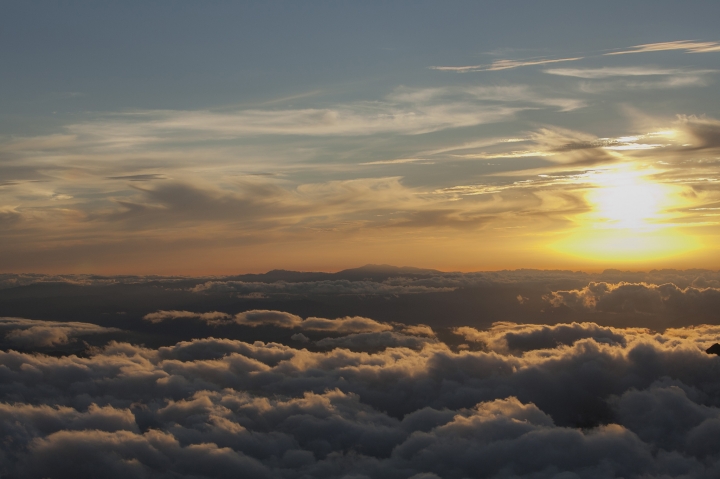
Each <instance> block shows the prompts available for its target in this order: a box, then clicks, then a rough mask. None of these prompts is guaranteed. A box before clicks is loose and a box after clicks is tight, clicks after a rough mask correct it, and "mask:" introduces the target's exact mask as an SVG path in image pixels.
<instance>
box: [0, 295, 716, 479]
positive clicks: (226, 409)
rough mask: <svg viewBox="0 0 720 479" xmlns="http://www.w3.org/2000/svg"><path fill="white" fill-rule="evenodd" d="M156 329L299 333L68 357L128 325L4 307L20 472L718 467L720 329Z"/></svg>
mask: <svg viewBox="0 0 720 479" xmlns="http://www.w3.org/2000/svg"><path fill="white" fill-rule="evenodd" d="M596 289H597V288H595V287H594V286H592V287H591V286H588V289H587V290H583V289H579V290H577V291H574V292H572V294H570V293H568V294H558V295H557V296H553V298H556V299H555V300H556V301H560V299H557V298H561V299H562V300H563V301H568V299H567V298H574V297H575V296H578V298H580V297H585V296H587V295H589V294H591V293H590V292H592V291H595V290H596ZM600 290H601V291H605V290H603V289H602V288H601V289H600ZM616 290H617V288H616V289H615V290H612V291H616ZM612 291H611V292H610V293H609V294H612ZM592 294H595V293H592ZM603 294H608V293H607V291H605V293H603ZM551 299H552V298H551ZM578 301H580V300H579V299H578ZM581 302H582V304H583V305H584V306H583V307H589V306H587V305H588V304H590V303H588V302H587V301H584V300H583V301H581ZM596 304H600V302H599V301H598V302H597V303H596ZM143 321H144V322H146V323H148V324H151V325H152V324H155V325H157V324H160V325H163V326H165V327H168V328H170V327H172V325H173V324H176V323H177V321H196V322H199V323H203V324H211V325H212V324H218V323H233V324H239V325H242V326H243V327H246V328H248V329H249V330H255V329H256V327H257V326H259V325H262V326H263V327H272V328H277V329H280V330H283V331H287V332H288V334H290V333H292V336H291V339H290V340H288V341H285V343H287V344H281V343H273V342H260V341H255V342H253V341H241V340H233V339H224V338H221V337H203V338H198V339H193V340H188V341H180V342H178V343H176V344H172V345H169V346H163V347H157V348H153V347H144V346H141V345H138V344H134V343H129V342H122V341H117V340H113V339H110V340H109V341H107V342H106V343H105V344H104V345H102V346H88V347H87V349H86V350H85V351H84V352H83V353H82V354H64V353H63V354H60V353H56V352H51V351H49V350H47V347H48V346H52V345H61V344H64V343H70V342H73V341H75V342H77V341H83V340H84V338H90V337H93V336H102V335H108V334H110V335H112V333H113V332H114V331H112V330H109V328H103V327H99V326H96V325H92V324H88V323H78V322H74V323H64V322H53V321H33V320H28V319H18V318H3V319H2V321H0V327H1V329H2V332H3V334H4V341H5V344H6V345H8V346H7V347H6V348H4V350H3V351H1V352H0V398H2V401H1V402H0V441H2V448H0V451H1V452H0V474H2V476H3V477H38V478H41V477H53V478H66V477H67V478H84V477H88V478H94V477H106V478H114V477H118V478H128V477H140V478H143V477H148V478H150V477H153V478H155V477H157V478H215V477H218V478H224V477H228V478H229V477H233V478H235V477H243V478H343V477H344V478H348V479H350V478H388V479H390V478H398V479H400V478H402V479H406V478H414V479H431V478H432V479H436V478H447V479H452V478H458V479H459V478H466V477H481V478H485V477H487V478H544V477H558V478H567V479H569V478H580V477H582V478H607V477H624V478H666V477H667V478H670V477H673V478H675V477H677V478H679V477H685V478H691V477H692V478H715V477H719V476H720V446H718V443H717V437H718V435H719V434H720V357H719V356H716V355H711V354H708V353H707V352H706V351H705V349H707V348H708V347H709V346H711V345H712V344H714V343H715V342H717V341H720V327H718V326H695V327H683V328H670V329H666V330H665V331H663V332H662V333H659V332H653V331H650V330H648V329H643V328H630V327H627V328H615V327H607V326H601V325H598V324H595V323H588V322H585V323H565V324H556V325H531V324H517V323H512V322H498V323H496V324H494V325H493V326H492V327H490V328H486V329H481V328H474V327H470V326H464V327H457V328H454V329H452V331H451V332H452V335H454V336H455V337H456V338H457V341H456V342H452V341H443V340H441V339H439V335H437V334H435V331H433V330H432V329H431V328H430V327H428V326H424V325H407V324H399V323H387V322H381V321H376V320H373V319H371V318H366V317H344V318H337V319H326V318H317V317H306V318H302V317H300V316H298V315H295V314H291V313H288V312H284V311H268V310H254V311H245V312H242V313H237V314H228V313H224V312H205V313H195V312H192V311H183V310H157V311H154V312H150V313H148V314H146V315H145V317H144V319H143ZM323 336H324V337H323ZM311 338H314V339H311ZM33 341H35V343H34V344H35V346H36V349H37V350H31V349H28V348H29V346H31V345H32V344H33ZM43 347H44V348H46V349H45V350H43V349H42V348H43ZM38 348H39V349H38ZM42 351H45V353H43V352H42Z"/></svg>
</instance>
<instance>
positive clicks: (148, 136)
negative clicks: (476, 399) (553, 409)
mask: <svg viewBox="0 0 720 479" xmlns="http://www.w3.org/2000/svg"><path fill="white" fill-rule="evenodd" d="M718 18H720V4H718V3H717V2H710V1H702V2H700V1H696V2H693V1H685V2H667V1H638V2H631V3H629V2H613V1H610V2H593V3H590V2H570V1H548V2H530V1H526V2H521V1H503V2H500V1H488V2H332V3H331V2H312V3H310V2H262V3H261V2H243V3H231V2H213V3H205V2H203V3H201V2H185V1H177V2H171V3H161V2H152V3H146V2H122V3H109V2H108V3H105V2H103V3H91V2H52V3H51V2H46V3H34V2H33V3H31V2H3V4H2V5H1V6H0V64H1V65H2V75H0V91H2V92H3V94H2V95H0V271H1V272H48V273H57V272H64V273H105V274H117V273H137V274H141V273H143V274H144V273H157V274H229V273H239V272H257V271H266V270H269V269H273V268H285V269H299V270H328V271H332V270H339V269H343V268H347V267H353V266H357V265H360V264H364V263H391V264H407V265H413V266H419V267H431V268H437V269H441V270H460V271H471V270H492V269H504V268H509V269H515V268H551V269H574V270H576V269H582V270H591V271H597V270H602V269H605V268H620V269H646V270H647V269H652V268H664V267H675V268H691V267H704V268H720V249H719V248H718V246H717V245H718V241H717V240H718V236H719V235H720V223H719V222H718V217H719V216H720V98H719V97H718V95H717V85H718V79H719V78H720V33H718V29H717V19H718Z"/></svg>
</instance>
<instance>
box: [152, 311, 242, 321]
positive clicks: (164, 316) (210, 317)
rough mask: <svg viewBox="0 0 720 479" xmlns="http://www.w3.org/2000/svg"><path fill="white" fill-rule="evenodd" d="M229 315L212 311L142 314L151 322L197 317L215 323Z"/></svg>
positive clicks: (227, 317)
mask: <svg viewBox="0 0 720 479" xmlns="http://www.w3.org/2000/svg"><path fill="white" fill-rule="evenodd" d="M229 318H230V315H229V314H226V313H220V312H218V311H212V312H209V313H193V312H191V311H157V312H155V313H149V314H146V315H145V316H143V319H145V320H146V321H150V322H151V323H161V322H163V321H167V320H169V319H199V320H201V321H205V322H207V323H217V322H219V321H220V320H223V319H229Z"/></svg>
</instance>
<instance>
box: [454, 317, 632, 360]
mask: <svg viewBox="0 0 720 479" xmlns="http://www.w3.org/2000/svg"><path fill="white" fill-rule="evenodd" d="M454 332H455V334H459V335H461V336H462V337H463V338H465V340H466V341H474V342H481V343H483V344H484V345H485V346H486V347H487V348H488V349H489V350H491V351H496V352H501V353H505V354H507V353H523V352H526V351H533V350H536V349H553V348H556V347H558V346H561V345H572V344H574V343H575V342H577V341H579V340H581V339H586V338H592V339H593V340H595V341H596V342H602V343H609V344H621V345H624V344H625V335H626V334H628V332H629V330H627V329H626V330H617V331H616V330H613V328H607V327H601V326H598V325H597V324H595V323H572V324H556V325H554V326H547V325H530V324H516V323H509V322H498V323H495V324H493V325H492V327H491V328H490V329H487V330H477V329H475V328H471V327H468V326H462V327H459V328H455V330H454Z"/></svg>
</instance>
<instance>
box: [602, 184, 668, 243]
mask: <svg viewBox="0 0 720 479" xmlns="http://www.w3.org/2000/svg"><path fill="white" fill-rule="evenodd" d="M594 183H595V187H594V188H593V189H592V190H591V191H590V192H589V193H588V200H589V202H590V204H591V205H592V207H593V212H592V213H591V215H590V216H591V220H592V222H593V223H595V224H598V223H600V224H602V225H604V226H606V227H611V228H622V229H632V230H643V229H645V230H647V229H652V228H654V227H657V226H658V221H659V220H660V219H662V216H663V215H662V210H663V208H664V207H667V206H668V203H670V199H669V196H670V192H669V191H667V188H666V187H664V185H661V184H658V183H653V182H650V181H647V180H645V179H644V178H643V175H642V174H641V173H639V172H633V171H620V172H612V173H604V174H601V175H597V177H596V178H595V181H594Z"/></svg>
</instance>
